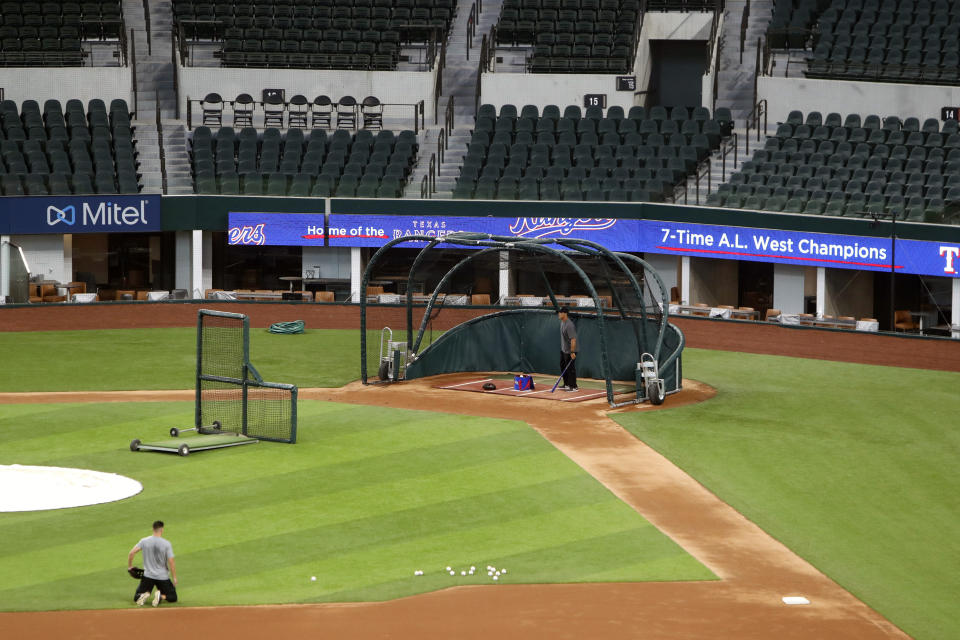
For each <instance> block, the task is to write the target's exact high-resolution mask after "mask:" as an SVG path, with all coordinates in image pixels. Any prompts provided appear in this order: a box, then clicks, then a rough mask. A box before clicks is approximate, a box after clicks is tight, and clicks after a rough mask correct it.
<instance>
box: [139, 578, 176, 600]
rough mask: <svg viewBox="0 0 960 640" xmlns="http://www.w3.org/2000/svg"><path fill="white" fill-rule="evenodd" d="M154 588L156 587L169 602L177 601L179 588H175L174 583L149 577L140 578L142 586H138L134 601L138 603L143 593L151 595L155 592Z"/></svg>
mask: <svg viewBox="0 0 960 640" xmlns="http://www.w3.org/2000/svg"><path fill="white" fill-rule="evenodd" d="M154 586H156V587H157V589H159V590H160V593H162V594H163V595H164V597H166V599H167V602H176V601H177V588H176V587H175V586H173V581H171V580H156V579H154V578H148V577H147V576H143V577H142V578H140V584H139V585H138V586H137V592H136V593H134V594H133V601H134V602H136V601H137V598H139V597H140V594H141V593H150V592H151V591H153V587H154Z"/></svg>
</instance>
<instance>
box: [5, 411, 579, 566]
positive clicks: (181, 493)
mask: <svg viewBox="0 0 960 640" xmlns="http://www.w3.org/2000/svg"><path fill="white" fill-rule="evenodd" d="M537 439H538V436H536V435H535V434H531V433H529V432H525V431H519V430H518V431H514V432H513V433H508V434H495V435H488V436H483V437H481V438H471V439H470V440H459V441H457V442H453V443H443V442H441V443H439V444H436V445H435V446H421V447H418V448H417V449H413V450H411V449H408V450H405V451H402V452H397V453H393V454H388V455H378V456H375V457H367V458H363V459H358V460H346V461H344V462H342V463H339V464H336V465H333V464H329V465H327V466H309V460H310V456H309V455H307V456H303V455H301V456H300V457H299V458H298V461H300V463H301V465H303V464H306V465H307V466H305V467H303V468H300V469H298V470H296V471H286V470H285V469H286V468H285V467H283V466H280V465H277V464H274V463H273V461H271V460H269V459H266V460H260V459H257V457H256V456H255V453H256V452H255V451H254V450H255V449H256V448H257V447H263V448H264V449H267V448H268V447H273V448H280V447H286V446H287V445H267V444H258V445H252V446H248V447H247V449H246V451H245V452H244V453H245V455H244V457H243V458H241V457H239V456H233V459H232V460H231V462H233V464H231V465H229V466H226V467H224V465H210V464H208V463H204V462H203V461H202V460H201V459H200V457H199V456H197V457H196V458H188V459H187V461H190V462H192V465H187V464H184V462H186V461H183V460H182V459H181V458H179V457H177V456H172V455H171V456H161V455H160V454H156V455H154V454H146V453H136V454H133V453H131V452H129V451H128V452H126V453H125V454H120V455H122V456H124V457H128V458H129V457H131V456H136V457H142V456H151V457H153V458H165V459H166V460H167V461H168V463H169V465H168V466H167V467H166V468H164V469H159V470H155V472H154V473H152V474H131V476H132V477H136V478H137V479H138V480H140V481H141V482H142V483H143V485H144V491H143V492H142V493H141V494H140V495H139V496H138V497H137V502H138V507H139V509H141V510H146V511H148V512H149V511H153V512H155V513H176V512H177V511H179V510H181V509H182V508H184V506H187V505H188V506H189V508H190V509H192V510H196V511H198V512H202V513H203V514H205V515H207V516H209V515H212V514H219V513H232V512H234V511H235V510H236V509H237V508H238V506H239V507H243V506H244V505H247V504H257V503H259V502H261V501H262V502H263V503H264V504H269V505H276V504H279V505H282V504H283V503H284V502H286V501H287V500H291V499H296V498H298V497H300V496H302V495H303V493H304V492H306V493H307V494H308V495H309V496H311V497H312V498H313V499H322V500H334V499H336V495H337V493H338V492H342V491H347V492H349V491H362V490H364V488H365V487H368V486H375V487H379V486H381V485H387V484H398V483H400V484H402V483H404V482H408V481H410V480H411V479H413V478H420V477H424V476H436V475H438V474H440V475H443V474H450V473H451V471H453V472H454V474H455V475H458V476H460V477H459V478H457V480H459V481H461V482H464V481H466V480H468V479H471V478H472V479H473V480H474V482H476V480H477V479H478V478H479V479H482V480H483V482H493V484H496V481H490V480H488V479H487V478H486V477H485V475H484V468H483V467H484V465H499V464H502V463H505V464H506V465H514V466H515V467H516V469H517V473H516V474H514V473H512V472H508V471H507V470H501V472H500V473H499V474H498V477H501V476H503V474H504V473H507V476H508V477H510V476H514V475H515V476H516V477H517V478H519V479H521V480H523V479H526V480H527V481H530V480H538V475H537V473H536V472H533V473H532V472H531V469H538V468H540V467H541V465H538V464H535V463H536V461H537V460H538V459H544V460H545V462H547V463H548V464H546V465H542V466H543V467H544V469H545V470H546V472H547V474H548V475H549V474H550V472H551V470H552V469H553V468H554V467H557V468H558V469H562V470H563V473H564V474H568V475H570V474H575V473H577V471H576V468H575V467H574V466H573V465H572V463H570V465H569V466H567V467H564V466H563V465H556V462H557V456H559V455H560V454H558V453H556V452H554V451H550V450H547V451H544V450H543V448H542V446H538V445H537ZM464 443H466V444H468V445H469V446H463V445H464ZM294 446H297V445H294ZM536 451H539V453H534V452H536ZM233 453H234V451H233V450H227V451H223V452H214V453H212V454H208V456H209V455H217V456H219V455H220V454H227V455H230V454H233ZM301 453H302V452H301ZM560 457H561V458H562V456H560ZM304 460H306V461H307V462H306V463H304V462H303V461H304ZM61 462H63V461H61ZM72 462H76V463H78V464H79V465H80V466H83V464H84V463H85V462H86V463H88V462H89V460H86V459H72ZM72 466H76V465H72ZM194 468H199V469H202V470H203V471H205V472H206V473H205V474H193V473H192V470H193V469H194ZM211 468H225V474H230V475H228V476H226V477H215V478H207V477H204V476H205V475H210V470H211ZM247 470H249V471H247ZM257 471H259V475H257V474H256V472H257ZM213 475H216V474H213ZM491 477H492V476H491ZM429 484H436V483H429ZM431 490H434V488H433V487H431ZM441 491H442V488H441ZM97 510H106V511H108V512H109V511H112V510H116V511H118V512H122V511H125V509H124V508H122V507H121V505H120V503H113V504H108V505H102V506H100V507H97V508H92V507H83V508H79V509H72V510H69V511H64V512H48V514H49V516H48V517H49V518H50V519H56V520H57V521H58V522H59V524H58V526H57V527H56V530H55V531H54V532H51V535H50V537H49V539H50V540H51V542H52V543H53V544H57V541H58V540H74V539H76V537H78V536H84V535H85V532H87V531H89V530H90V527H91V526H92V525H95V524H96V520H97V518H99V517H101V516H100V515H98V514H97ZM14 522H15V519H14V518H11V519H10V521H9V522H8V523H5V522H4V520H2V519H0V531H2V532H3V534H4V536H5V537H6V536H9V538H10V540H11V542H10V543H9V544H8V545H4V546H3V547H2V548H0V558H2V557H4V556H12V555H16V554H18V553H22V552H23V550H24V549H25V548H37V542H36V541H35V540H32V539H30V538H29V536H24V535H22V534H24V533H26V532H27V531H26V530H25V529H23V528H22V527H20V528H18V527H17V526H16V525H15V524H14ZM34 524H35V521H34V520H33V519H31V522H30V523H29V525H27V526H28V527H33V526H34ZM131 524H132V526H134V527H136V521H133V522H132V523H131Z"/></svg>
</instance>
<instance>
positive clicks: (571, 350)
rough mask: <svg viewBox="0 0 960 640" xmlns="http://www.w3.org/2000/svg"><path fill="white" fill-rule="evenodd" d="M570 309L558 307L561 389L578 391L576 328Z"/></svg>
mask: <svg viewBox="0 0 960 640" xmlns="http://www.w3.org/2000/svg"><path fill="white" fill-rule="evenodd" d="M569 314H570V310H569V309H568V308H567V307H560V311H559V312H557V316H558V317H559V318H560V370H561V371H562V372H563V373H562V375H563V390H564V391H579V390H580V389H579V388H578V387H577V365H576V363H575V362H574V361H575V360H576V359H577V328H576V327H575V326H573V320H571V319H570V316H569Z"/></svg>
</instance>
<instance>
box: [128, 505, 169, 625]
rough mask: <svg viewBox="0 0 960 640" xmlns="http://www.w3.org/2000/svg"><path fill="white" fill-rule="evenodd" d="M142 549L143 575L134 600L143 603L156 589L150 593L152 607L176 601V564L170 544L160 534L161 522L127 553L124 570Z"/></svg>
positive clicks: (129, 567)
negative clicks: (164, 601)
mask: <svg viewBox="0 0 960 640" xmlns="http://www.w3.org/2000/svg"><path fill="white" fill-rule="evenodd" d="M140 551H142V552H143V577H142V578H140V584H139V585H138V586H137V591H136V592H135V593H134V594H133V600H134V602H136V603H137V605H138V606H142V605H143V604H144V603H145V602H146V601H147V599H148V598H149V597H150V592H151V591H153V588H154V587H156V588H157V592H156V594H155V595H154V596H153V606H155V607H156V606H157V605H159V604H160V601H161V600H166V601H167V602H176V601H177V587H176V585H177V566H176V564H175V563H174V561H173V545H171V544H170V542H169V541H167V540H166V539H165V538H164V537H163V521H161V520H157V521H156V522H154V523H153V535H151V536H147V537H146V538H143V539H142V540H140V542H138V543H137V544H136V545H135V546H134V547H133V549H131V550H130V553H129V554H128V555H127V570H128V571H129V570H130V569H131V568H132V567H133V558H134V556H135V555H137V553H138V552H140Z"/></svg>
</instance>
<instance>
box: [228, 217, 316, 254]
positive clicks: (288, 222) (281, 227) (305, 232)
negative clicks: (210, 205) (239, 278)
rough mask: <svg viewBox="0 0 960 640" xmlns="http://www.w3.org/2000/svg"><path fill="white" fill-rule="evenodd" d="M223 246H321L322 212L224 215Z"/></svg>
mask: <svg viewBox="0 0 960 640" xmlns="http://www.w3.org/2000/svg"><path fill="white" fill-rule="evenodd" d="M228 225H229V226H228V228H227V244H240V245H272V246H287V247H297V246H303V247H322V246H323V243H324V237H325V226H324V214H323V213H234V212H230V214H229V216H228Z"/></svg>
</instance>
